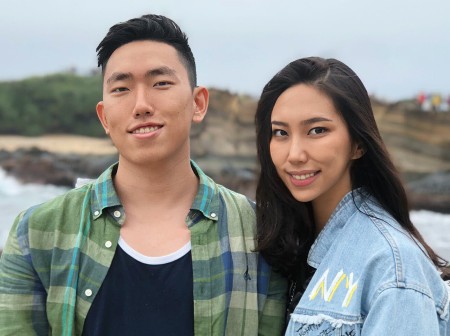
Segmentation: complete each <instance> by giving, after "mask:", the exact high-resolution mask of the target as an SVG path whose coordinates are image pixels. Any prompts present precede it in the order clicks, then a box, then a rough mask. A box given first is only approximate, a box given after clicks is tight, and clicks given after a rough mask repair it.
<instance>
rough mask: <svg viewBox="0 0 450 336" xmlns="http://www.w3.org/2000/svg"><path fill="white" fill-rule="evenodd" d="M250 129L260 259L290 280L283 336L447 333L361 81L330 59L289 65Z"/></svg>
mask: <svg viewBox="0 0 450 336" xmlns="http://www.w3.org/2000/svg"><path fill="white" fill-rule="evenodd" d="M256 129H257V143H258V157H259V160H260V164H261V175H260V178H259V182H258V187H257V192H256V200H257V219H258V235H257V243H258V245H257V250H258V251H260V252H261V253H262V254H263V255H264V257H265V258H266V260H267V261H268V262H269V263H271V264H272V265H273V266H274V267H275V268H277V269H278V270H279V271H280V272H281V273H283V274H285V275H287V276H288V277H289V278H290V279H291V284H292V285H291V289H290V297H291V300H292V302H291V305H292V304H293V307H295V309H293V312H292V314H288V318H289V320H288V322H289V324H288V326H287V330H286V335H360V334H363V335H447V333H450V328H449V326H448V323H449V322H448V320H449V286H447V284H446V283H445V282H444V281H443V280H442V279H441V275H442V274H441V272H442V271H441V270H444V269H445V268H444V265H445V263H444V261H443V260H442V259H440V258H439V257H438V256H437V255H436V253H434V252H433V250H432V249H431V248H430V247H429V246H428V245H427V244H426V243H425V241H424V239H423V238H422V237H421V235H420V234H419V232H418V231H417V229H416V228H415V227H414V225H413V224H412V223H411V220H410V218H409V209H408V202H407V197H406V193H405V190H404V188H403V186H402V183H401V181H400V178H399V175H398V173H397V171H396V169H395V167H394V165H393V163H392V161H391V159H390V157H389V154H388V153H387V150H386V148H385V145H384V143H383V141H382V139H381V136H380V133H379V131H378V129H377V126H376V122H375V119H374V116H373V111H372V108H371V104H370V99H369V96H368V94H367V91H366V89H365V88H364V85H363V84H362V82H361V80H360V79H359V78H358V76H357V75H356V74H355V73H354V72H353V71H352V70H351V69H350V68H349V67H347V66H346V65H345V64H343V63H342V62H340V61H337V60H335V59H322V58H317V57H311V58H304V59H299V60H297V61H294V62H292V63H290V64H289V65H287V66H286V67H285V68H284V69H282V70H281V71H280V72H279V73H277V74H276V75H275V76H274V77H273V78H272V80H270V81H269V83H267V85H266V86H265V87H264V90H263V93H262V95H261V99H260V101H259V104H258V109H257V112H256ZM296 297H297V298H300V297H301V298H300V299H299V302H298V304H297V302H296V301H295V299H296Z"/></svg>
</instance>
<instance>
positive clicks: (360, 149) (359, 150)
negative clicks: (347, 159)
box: [352, 144, 366, 160]
mask: <svg viewBox="0 0 450 336" xmlns="http://www.w3.org/2000/svg"><path fill="white" fill-rule="evenodd" d="M365 153H366V149H365V148H364V146H363V145H362V144H357V145H356V147H355V150H354V151H353V156H352V160H358V159H360V158H361V157H362V156H363V155H364V154H365Z"/></svg>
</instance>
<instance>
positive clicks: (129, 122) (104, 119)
mask: <svg viewBox="0 0 450 336" xmlns="http://www.w3.org/2000/svg"><path fill="white" fill-rule="evenodd" d="M207 101H208V93H207V91H206V89H204V88H195V89H192V88H191V86H190V84H189V78H188V73H187V70H186V68H185V66H184V65H183V63H182V62H181V60H180V58H179V56H178V53H177V51H176V49H175V48H173V47H172V46H170V45H168V44H165V43H162V42H155V41H135V42H130V43H128V44H125V45H123V46H121V47H120V48H118V49H116V50H115V51H114V52H113V53H112V55H111V57H110V59H109V61H108V63H107V65H106V69H105V73H104V83H103V101H101V102H99V103H98V104H97V114H98V116H99V119H100V121H101V123H102V125H103V127H104V129H105V131H106V133H108V134H109V135H110V136H111V139H112V141H113V143H114V145H115V146H116V147H117V149H118V151H119V154H120V158H121V161H123V160H126V161H128V162H129V163H133V164H146V163H156V162H160V161H162V162H165V163H167V162H169V161H173V160H175V161H179V160H183V159H186V158H189V131H190V126H191V122H192V121H194V122H201V120H202V119H203V117H204V115H205V113H206V108H207Z"/></svg>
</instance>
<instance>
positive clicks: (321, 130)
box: [308, 127, 327, 135]
mask: <svg viewBox="0 0 450 336" xmlns="http://www.w3.org/2000/svg"><path fill="white" fill-rule="evenodd" d="M326 131H327V129H326V128H325V127H314V128H312V129H311V130H310V131H309V132H308V134H312V135H318V134H322V133H325V132H326Z"/></svg>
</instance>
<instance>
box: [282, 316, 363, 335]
mask: <svg viewBox="0 0 450 336" xmlns="http://www.w3.org/2000/svg"><path fill="white" fill-rule="evenodd" d="M361 327H362V320H361V319H359V318H351V317H349V318H348V319H347V318H346V317H342V316H340V317H339V318H336V317H332V316H329V315H326V314H317V315H307V314H298V313H294V314H292V315H291V318H290V321H289V325H288V327H287V329H286V336H316V335H317V336H338V335H339V336H359V335H361Z"/></svg>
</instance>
